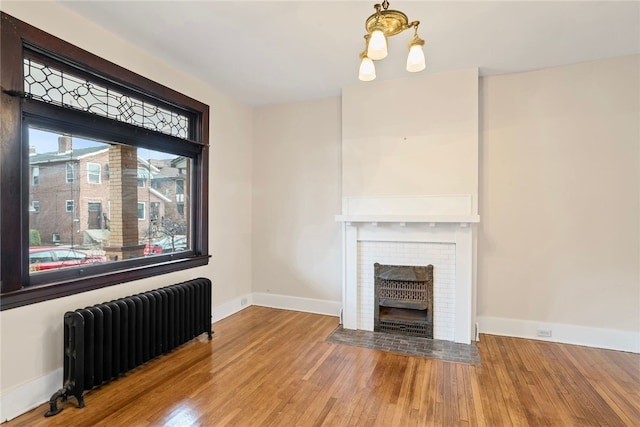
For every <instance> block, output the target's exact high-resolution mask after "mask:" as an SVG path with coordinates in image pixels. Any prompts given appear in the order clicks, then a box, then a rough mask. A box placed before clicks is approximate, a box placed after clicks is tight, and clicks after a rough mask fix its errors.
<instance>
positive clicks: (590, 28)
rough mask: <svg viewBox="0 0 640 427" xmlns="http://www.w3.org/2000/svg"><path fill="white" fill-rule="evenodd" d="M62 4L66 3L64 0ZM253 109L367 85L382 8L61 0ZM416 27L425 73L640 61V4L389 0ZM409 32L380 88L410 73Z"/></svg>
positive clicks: (381, 70) (381, 75) (379, 69)
mask: <svg viewBox="0 0 640 427" xmlns="http://www.w3.org/2000/svg"><path fill="white" fill-rule="evenodd" d="M57 1H60V0H57ZM60 3H61V4H62V5H64V7H67V8H69V9H71V10H73V11H75V12H76V13H78V14H80V15H82V16H84V17H86V18H87V19H89V20H91V21H94V22H95V23H97V24H98V25H100V26H102V27H104V28H106V29H108V30H109V31H111V32H113V33H115V34H117V35H120V36H121V37H123V38H125V39H128V40H129V41H131V42H132V43H134V44H136V45H138V46H140V47H142V48H144V49H147V50H149V51H151V52H153V53H154V54H155V55H156V56H158V57H160V58H162V59H164V60H165V61H166V62H168V63H171V64H173V65H174V66H177V67H179V68H180V69H183V70H184V71H186V72H187V73H189V74H192V75H194V76H197V77H199V78H200V79H202V80H204V81H207V82H209V83H210V84H211V85H212V86H214V87H216V88H217V89H219V90H220V91H222V92H223V93H226V94H227V95H229V96H230V97H232V98H235V99H237V100H239V101H241V102H243V103H245V104H248V105H251V106H259V105H268V104H277V103H284V102H290V101H301V100H306V99H314V98H321V97H327V96H337V95H339V94H340V90H341V88H343V87H347V86H351V85H355V84H367V83H363V82H359V81H358V78H357V73H358V65H359V58H358V54H359V53H360V52H361V51H362V50H363V48H364V39H363V35H364V21H365V19H366V18H367V17H368V16H369V15H370V14H372V13H373V11H374V9H373V4H374V1H344V0H341V1H251V2H250V1H211V0H210V1H124V2H123V1H113V0H111V1H93V0H84V1H73V2H63V1H60ZM390 9H397V10H401V11H403V12H405V13H406V14H407V15H408V17H409V19H410V20H419V21H420V29H419V35H420V36H421V37H422V38H423V39H425V41H426V45H425V54H426V58H427V69H426V70H425V71H423V72H422V73H418V74H417V75H424V73H439V72H445V71H452V70H459V69H464V68H473V67H478V68H479V69H480V74H481V75H490V74H501V73H512V72H519V71H526V70H533V69H540V68H545V67H553V66H558V65H565V64H572V63H576V62H582V61H589V60H594V59H600V58H606V57H613V56H620V55H630V54H639V53H640V2H638V1H621V2H617V1H600V2H584V1H545V2H542V1H451V0H450V1H406V0H405V1H401V0H392V1H390ZM411 36H412V34H411V31H406V32H405V33H402V34H399V35H397V36H395V37H392V38H390V40H389V56H388V57H387V58H386V59H384V60H382V61H379V62H376V73H377V76H378V77H377V78H378V80H387V79H395V78H411V77H412V76H414V74H410V73H407V72H406V71H405V70H404V65H405V61H406V54H407V52H408V51H407V46H406V45H407V43H408V42H409V40H410V39H411Z"/></svg>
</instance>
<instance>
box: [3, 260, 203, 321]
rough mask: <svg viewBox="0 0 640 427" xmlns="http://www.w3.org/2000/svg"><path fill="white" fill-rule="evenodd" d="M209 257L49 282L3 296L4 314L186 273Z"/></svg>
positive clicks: (172, 261)
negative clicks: (81, 293) (68, 297)
mask: <svg viewBox="0 0 640 427" xmlns="http://www.w3.org/2000/svg"><path fill="white" fill-rule="evenodd" d="M209 258H210V256H209V255H200V256H193V257H189V258H183V259H178V260H171V261H167V262H163V263H158V264H153V265H151V266H148V265H147V266H141V267H132V268H128V269H124V270H118V271H114V272H113V273H109V274H102V275H96V276H90V277H81V278H78V279H76V280H67V281H64V282H57V283H49V284H47V285H42V286H34V287H28V288H22V289H20V290H17V291H14V292H8V293H5V294H2V295H1V296H0V311H3V310H9V309H12V308H17V307H22V306H25V305H29V304H35V303H39V302H43V301H48V300H51V299H56V298H62V297H66V296H70V295H74V294H77V293H80V292H87V291H92V290H94V289H100V288H104V287H107V286H112V285H114V284H119V283H125V282H131V281H133V280H140V279H144V278H147V277H153V276H159V275H161V274H167V273H171V272H173V271H180V270H186V269H189V268H194V267H200V266H203V265H207V264H209Z"/></svg>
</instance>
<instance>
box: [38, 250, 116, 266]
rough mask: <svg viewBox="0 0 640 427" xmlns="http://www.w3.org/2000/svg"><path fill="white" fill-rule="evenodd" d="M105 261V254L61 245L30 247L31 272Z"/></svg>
mask: <svg viewBox="0 0 640 427" xmlns="http://www.w3.org/2000/svg"><path fill="white" fill-rule="evenodd" d="M105 261H106V257H105V256H104V255H94V254H91V253H86V252H83V251H80V250H75V249H71V248H65V247H61V246H33V247H30V248H29V271H31V272H36V271H45V270H55V269H59V268H67V267H77V266H79V265H85V264H94V263H101V262H105Z"/></svg>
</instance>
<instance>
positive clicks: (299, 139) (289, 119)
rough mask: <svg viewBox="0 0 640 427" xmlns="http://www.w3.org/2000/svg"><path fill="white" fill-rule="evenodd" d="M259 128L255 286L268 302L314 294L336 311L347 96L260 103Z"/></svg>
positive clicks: (318, 304)
mask: <svg viewBox="0 0 640 427" xmlns="http://www.w3.org/2000/svg"><path fill="white" fill-rule="evenodd" d="M253 129H254V137H253V139H254V148H253V257H252V259H253V265H252V267H253V268H252V271H253V291H254V292H255V293H256V294H258V295H256V296H257V298H258V299H259V301H258V302H260V303H265V304H266V305H277V304H275V301H276V299H275V298H276V297H274V296H273V295H276V296H277V295H286V296H288V297H295V298H309V299H312V300H314V301H312V303H314V305H315V306H316V307H317V309H316V311H320V312H327V311H329V312H331V313H332V314H335V315H337V314H338V311H339V308H338V307H339V303H338V301H340V295H341V294H340V286H341V283H342V282H341V258H340V244H341V233H340V225H339V224H338V223H336V222H335V221H334V219H333V217H334V215H335V214H336V213H338V212H340V203H341V201H340V99H339V98H326V99H320V100H316V101H309V102H300V103H293V104H287V105H281V106H273V107H264V108H259V109H257V110H256V111H255V113H254V126H253ZM289 302H290V303H292V304H296V302H295V300H293V301H292V300H291V299H290V298H289ZM326 302H329V303H330V304H329V305H328V306H327V307H328V310H323V309H322V308H321V307H322V306H323V305H324V306H326V304H325V303H326Z"/></svg>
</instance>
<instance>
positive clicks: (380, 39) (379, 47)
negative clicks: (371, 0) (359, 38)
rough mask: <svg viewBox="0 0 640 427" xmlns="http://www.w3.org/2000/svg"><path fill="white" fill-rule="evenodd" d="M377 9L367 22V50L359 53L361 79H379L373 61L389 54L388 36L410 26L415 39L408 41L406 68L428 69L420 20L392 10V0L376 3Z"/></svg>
mask: <svg viewBox="0 0 640 427" xmlns="http://www.w3.org/2000/svg"><path fill="white" fill-rule="evenodd" d="M374 9H375V10H376V12H375V13H374V14H373V15H371V16H369V17H368V18H367V20H366V22H365V28H366V30H367V34H365V36H364V39H365V49H364V51H363V52H362V53H360V59H361V60H362V62H361V63H360V70H359V73H358V78H359V79H360V80H362V81H365V82H366V81H371V80H373V79H375V78H376V70H375V65H374V63H373V61H379V60H381V59H384V58H386V57H387V38H388V37H391V36H395V35H396V34H400V33H401V32H403V31H404V30H408V29H409V28H413V29H414V36H413V39H411V41H410V42H409V55H408V56H407V71H409V72H412V73H415V72H418V71H422V70H424V69H425V67H426V64H425V57H424V52H423V50H422V47H423V46H424V40H422V39H421V38H420V37H418V25H419V24H420V21H412V22H409V19H408V18H407V15H405V14H404V13H402V12H400V11H398V10H389V2H388V1H387V0H384V1H383V2H382V4H376V5H375V6H374Z"/></svg>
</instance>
